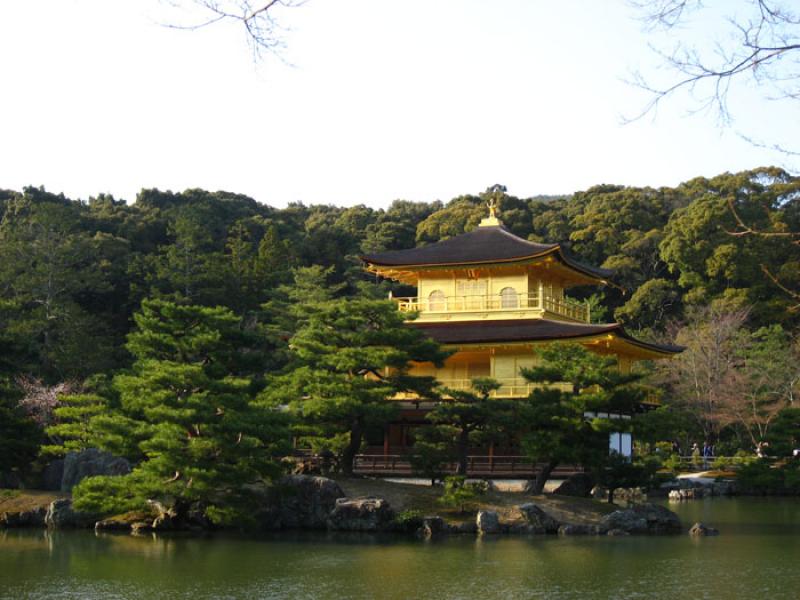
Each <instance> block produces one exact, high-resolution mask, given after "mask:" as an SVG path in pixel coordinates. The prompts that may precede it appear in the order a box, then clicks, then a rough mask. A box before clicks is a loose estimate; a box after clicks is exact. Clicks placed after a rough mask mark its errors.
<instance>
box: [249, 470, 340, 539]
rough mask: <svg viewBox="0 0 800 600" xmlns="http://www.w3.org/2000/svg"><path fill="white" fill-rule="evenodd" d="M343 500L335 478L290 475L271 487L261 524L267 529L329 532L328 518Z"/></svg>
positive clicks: (260, 516) (262, 513) (259, 517)
mask: <svg viewBox="0 0 800 600" xmlns="http://www.w3.org/2000/svg"><path fill="white" fill-rule="evenodd" d="M344 497H345V493H344V491H343V490H342V488H341V487H340V486H339V484H338V483H336V482H335V481H334V480H333V479H328V478H327V477H317V476H312V475H287V476H286V477H283V478H282V479H281V480H280V481H279V482H278V483H277V484H276V485H275V486H273V487H272V488H270V490H269V495H268V499H267V502H266V507H265V508H264V510H263V511H261V513H260V514H259V515H258V521H259V523H260V524H261V526H262V528H264V529H326V528H327V527H328V515H329V514H330V513H331V511H333V509H334V508H335V507H336V501H337V500H338V499H340V498H344Z"/></svg>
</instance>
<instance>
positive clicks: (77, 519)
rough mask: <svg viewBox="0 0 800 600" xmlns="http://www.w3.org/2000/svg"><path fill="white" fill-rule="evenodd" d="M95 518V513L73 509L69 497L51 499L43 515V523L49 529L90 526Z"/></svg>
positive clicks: (94, 521)
mask: <svg viewBox="0 0 800 600" xmlns="http://www.w3.org/2000/svg"><path fill="white" fill-rule="evenodd" d="M97 520H98V519H97V515H94V514H90V513H84V512H80V511H77V510H74V509H73V508H72V500H70V499H69V498H59V499H58V500H53V502H51V503H50V506H48V507H47V514H46V515H45V517H44V523H45V525H47V527H48V528H50V529H83V528H91V527H94V524H95V523H96V522H97Z"/></svg>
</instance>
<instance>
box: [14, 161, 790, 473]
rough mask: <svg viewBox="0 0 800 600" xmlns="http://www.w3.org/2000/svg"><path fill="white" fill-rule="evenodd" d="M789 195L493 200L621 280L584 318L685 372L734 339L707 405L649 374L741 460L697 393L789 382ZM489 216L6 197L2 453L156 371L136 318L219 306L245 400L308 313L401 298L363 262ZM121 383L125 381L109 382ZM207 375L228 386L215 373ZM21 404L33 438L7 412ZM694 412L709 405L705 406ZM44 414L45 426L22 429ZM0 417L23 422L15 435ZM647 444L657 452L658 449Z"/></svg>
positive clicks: (461, 201) (712, 182)
mask: <svg viewBox="0 0 800 600" xmlns="http://www.w3.org/2000/svg"><path fill="white" fill-rule="evenodd" d="M798 192H800V178H797V177H794V176H792V175H790V174H788V173H787V172H785V171H783V170H781V169H778V168H761V169H756V170H753V171H747V172H742V173H735V174H729V173H726V174H722V175H719V176H717V177H713V178H702V177H701V178H696V179H693V180H691V181H688V182H685V183H682V184H680V185H678V186H677V187H674V188H667V187H662V188H633V187H625V186H617V185H598V186H596V187H593V188H591V189H588V190H585V191H581V192H576V193H574V194H571V195H565V196H556V197H551V196H547V197H532V198H517V197H515V196H513V195H505V197H504V198H503V200H502V203H501V206H500V218H501V220H502V221H503V222H504V224H505V226H506V227H507V228H508V229H509V230H510V231H512V232H513V233H515V234H516V235H519V236H521V237H524V238H527V239H530V240H534V241H548V242H562V243H564V245H565V247H567V248H568V249H569V251H570V252H571V253H572V254H573V255H575V256H576V257H577V258H579V259H580V260H582V261H585V262H587V263H590V264H593V265H598V266H603V267H607V268H610V269H613V270H614V271H615V272H616V277H615V278H614V281H613V283H614V284H615V285H609V286H607V287H604V288H601V289H586V290H580V289H578V290H576V291H575V292H574V293H575V295H576V297H579V298H585V299H589V300H590V301H591V304H592V309H593V319H594V320H596V321H608V320H619V321H622V322H623V323H624V324H625V325H626V326H627V328H628V329H629V330H630V331H631V332H632V333H635V334H637V335H640V336H643V337H645V338H649V339H653V340H660V341H674V340H676V339H677V341H678V342H679V343H682V344H684V345H686V346H687V347H688V350H687V355H688V356H694V355H693V354H692V353H699V354H703V353H704V352H706V350H707V348H708V347H709V344H711V342H709V335H710V334H709V331H711V332H716V331H721V330H725V331H727V332H728V334H729V335H728V337H726V338H725V339H723V340H720V339H717V338H718V337H719V336H717V337H716V338H715V339H714V341H713V343H716V344H718V346H719V351H720V353H721V355H722V354H724V355H725V356H727V357H728V358H726V359H725V360H726V361H727V362H726V365H727V367H726V368H728V369H729V370H730V369H731V368H733V367H737V369H736V373H737V374H735V375H734V374H732V372H727V371H724V369H722V370H720V369H716V368H715V369H716V370H714V369H711V370H712V371H714V373H715V375H714V376H716V377H718V378H719V379H718V380H714V381H713V382H712V383H709V384H708V388H709V389H708V390H706V392H707V393H706V394H705V396H702V394H700V396H702V397H700V396H698V391H697V388H696V386H695V388H694V389H693V390H690V389H686V385H685V383H686V380H687V378H689V377H692V376H696V375H697V373H694V375H692V374H687V373H688V372H687V371H686V369H690V368H695V369H697V368H699V367H698V366H697V365H698V361H696V360H694V361H693V362H692V365H687V364H686V363H683V364H681V365H680V366H678V367H675V368H673V369H671V370H669V371H668V372H659V373H657V374H656V375H655V376H654V377H655V378H656V381H657V382H658V383H659V385H660V387H661V389H662V391H663V392H664V394H665V396H664V399H665V402H666V403H667V404H669V403H670V402H672V403H673V404H675V405H676V406H677V405H679V404H680V403H681V402H682V401H687V402H688V400H687V398H688V396H691V395H692V394H694V395H695V396H697V397H696V398H695V405H694V408H695V409H696V410H695V412H698V411H700V412H702V418H701V419H700V421H699V423H700V425H695V426H692V427H694V429H693V431H698V427H700V430H701V433H700V434H699V435H704V436H706V437H708V436H712V437H715V438H716V437H718V436H720V435H721V433H722V431H723V430H726V431H730V432H733V433H731V434H730V435H733V436H734V437H735V438H736V439H737V440H738V443H739V446H746V445H749V444H750V441H749V439H748V434H752V433H753V432H754V431H755V437H752V436H751V437H752V441H754V442H758V441H759V440H760V439H764V435H765V433H763V434H760V433H759V431H760V430H759V427H761V426H762V425H763V423H761V421H758V419H756V421H758V422H757V423H754V422H752V420H751V421H746V418H745V417H746V415H745V416H742V415H739V416H737V414H736V411H735V410H734V409H733V408H730V407H728V408H727V409H726V411H727V412H725V416H724V417H723V416H720V414H718V413H720V410H721V409H720V407H721V406H723V405H724V399H714V398H711V396H710V395H709V394H711V395H713V394H717V393H719V394H723V392H724V390H728V391H727V393H728V395H729V396H730V395H732V394H733V393H732V392H731V391H730V389H731V387H730V386H733V385H734V384H736V385H740V386H742V385H744V384H743V383H742V382H741V381H740V380H741V379H742V376H741V375H740V374H741V373H743V372H746V370H742V369H739V368H738V367H740V366H742V365H745V364H749V365H756V366H757V365H758V364H759V363H758V361H759V360H760V361H761V363H760V364H761V365H762V368H761V370H760V371H757V374H760V375H759V376H762V377H763V370H764V368H766V366H764V365H772V367H771V368H772V369H773V372H774V371H775V370H776V368H775V366H774V365H776V364H779V365H783V371H790V372H791V373H785V372H783V371H781V372H780V373H779V375H780V377H779V378H780V379H781V383H780V385H781V386H783V387H782V388H781V389H782V390H783V392H781V393H783V396H781V398H782V400H781V402H780V403H779V404H780V408H783V407H784V405H785V404H786V403H790V402H791V401H792V399H793V393H794V385H795V379H796V378H795V377H794V372H795V368H796V365H797V360H796V355H795V354H794V352H795V350H794V347H795V341H794V336H795V333H796V328H797V326H798V314H799V311H797V310H795V309H796V308H797V304H798V300H797V297H796V296H795V295H794V293H795V290H797V289H800V247H798V245H797V244H796V243H795V242H796V241H797V238H796V237H795V235H794V234H793V232H800V211H799V210H798V207H799V206H800V204H798V202H797V201H796V200H797V197H798ZM485 214H486V208H485V204H484V198H483V197H482V194H480V193H478V194H475V195H464V196H459V197H457V198H454V199H452V200H450V201H449V202H446V203H444V202H439V201H437V202H431V203H419V202H410V201H405V200H396V201H394V202H393V203H392V204H391V205H390V206H389V208H387V209H374V208H370V207H367V206H364V205H357V206H353V207H350V208H342V207H336V206H330V205H313V206H306V205H304V204H290V205H289V206H287V207H286V208H283V209H278V208H273V207H271V206H269V205H267V204H263V203H260V202H257V201H256V200H254V199H252V198H249V197H247V196H243V195H239V194H235V193H228V192H207V191H203V190H197V189H192V190H186V191H184V192H180V193H173V192H168V191H159V190H143V191H142V192H141V193H140V194H139V195H138V197H137V198H136V200H135V202H131V203H128V202H126V201H124V200H118V199H115V198H113V197H110V196H107V195H99V196H97V197H92V198H88V199H70V198H66V197H64V196H63V195H59V194H54V193H51V192H48V191H45V190H44V189H40V188H34V187H30V188H26V189H24V190H22V191H21V192H20V191H9V190H6V191H0V396H2V398H3V401H2V402H0V416H3V415H7V416H6V417H3V418H2V419H0V433H2V428H3V427H11V429H13V430H14V431H15V432H20V433H19V434H15V435H10V434H9V435H5V434H3V435H0V438H3V439H4V440H5V441H4V442H2V443H4V444H6V448H5V450H6V452H4V454H6V455H7V456H8V457H10V456H12V455H16V456H27V455H29V454H30V453H31V448H30V447H31V446H36V447H38V444H39V443H40V442H44V441H45V438H46V437H47V436H46V435H44V434H43V433H41V428H42V427H43V426H52V425H53V422H52V421H58V418H57V417H54V416H53V414H52V408H53V407H55V406H56V405H57V404H58V403H59V400H58V398H59V397H60V396H59V394H60V393H62V392H69V391H70V390H73V391H81V392H84V393H87V392H91V393H95V392H97V390H100V392H99V393H100V395H101V396H102V395H103V394H102V390H103V389H104V386H105V387H108V386H109V385H110V384H109V383H108V382H109V381H110V378H111V377H113V376H114V375H115V374H116V375H117V378H116V379H115V381H116V384H115V385H116V388H115V389H116V391H114V392H113V393H110V395H111V396H114V397H117V398H119V397H120V396H121V395H122V396H124V394H125V393H127V392H126V390H128V389H129V387H130V385H133V383H132V381H133V380H132V379H130V378H135V377H139V376H141V377H144V375H143V374H142V373H143V372H144V371H143V370H147V369H151V368H154V364H153V363H152V362H148V361H150V360H151V359H153V357H152V356H150V355H149V354H147V352H145V351H144V350H142V348H141V344H139V345H137V342H136V335H140V336H141V335H142V331H144V330H146V327H148V326H152V323H151V324H150V325H147V324H146V323H145V321H146V320H147V319H146V313H147V311H148V310H150V311H154V310H155V311H158V310H161V311H167V310H168V309H165V308H164V307H165V306H166V307H169V306H172V307H176V306H177V307H180V306H185V307H188V306H191V307H195V308H197V307H207V308H209V309H210V308H215V309H216V308H217V307H219V308H220V309H226V310H225V311H224V314H223V315H222V316H220V315H217V316H216V317H214V318H221V319H223V321H225V320H226V319H227V321H225V323H226V324H225V330H226V331H227V330H228V329H231V327H232V328H233V329H235V330H237V331H238V334H237V335H239V336H240V340H239V342H237V345H236V348H237V350H236V356H238V358H237V359H236V360H233V359H230V356H232V355H230V356H229V359H226V361H227V362H226V365H227V367H228V371H227V375H229V376H236V377H244V378H246V379H247V381H248V382H249V383H247V385H249V386H251V388H252V390H251V392H252V394H257V393H259V392H260V391H261V389H262V388H263V387H264V385H265V383H264V382H265V381H266V380H267V379H269V377H270V376H272V375H275V374H278V373H281V372H282V370H285V367H286V366H287V365H288V364H289V363H290V362H291V361H292V358H291V356H290V352H289V343H288V341H289V340H290V339H293V336H294V339H305V338H303V336H302V335H301V336H300V338H298V337H297V336H298V335H299V334H302V332H303V331H304V329H303V328H304V327H305V328H308V327H309V323H311V322H313V320H314V317H313V315H310V314H309V313H308V311H307V310H304V306H307V305H309V303H312V302H315V301H323V300H328V299H331V298H340V299H341V298H353V299H372V298H385V297H386V295H387V293H388V292H389V291H393V292H394V293H395V294H397V295H409V294H411V293H412V292H413V290H409V289H408V288H403V287H402V286H400V285H398V284H394V283H391V282H386V281H378V280H376V279H375V278H374V277H373V276H370V275H369V274H367V273H366V272H364V270H363V269H362V266H361V264H360V261H359V255H360V254H361V253H364V252H374V251H380V250H395V249H404V248H411V247H414V246H415V245H420V244H429V243H432V242H436V241H438V240H441V239H445V238H447V237H449V236H453V235H457V234H460V233H463V232H465V231H470V230H472V229H473V228H474V227H476V226H477V224H478V222H479V221H480V219H481V218H483V217H484V216H485ZM143 302H144V305H143ZM153 302H155V303H156V304H148V303H153ZM159 302H160V303H162V304H158V303H159ZM148 307H149V308H148ZM159 307H161V308H159ZM362 309H363V310H366V308H365V307H362ZM137 311H139V312H137ZM198 314H200V313H198ZM134 315H136V321H135V320H134ZM203 318H211V317H209V315H205V316H204V317H203ZM330 318H344V317H342V316H341V315H339V316H336V315H332V316H331V317H330ZM381 318H382V319H387V318H388V317H385V316H383V317H381ZM137 323H138V328H137ZM172 326H174V327H175V328H177V329H180V327H178V325H175V324H174V323H173V325H171V327H172ZM723 326H724V327H723ZM726 327H727V329H725V328H726ZM131 332H138V333H135V334H134V335H133V336H132V335H131ZM153 335H157V333H153ZM158 335H166V334H165V333H164V331H161V333H158ZM226 335H228V334H226ZM309 335H310V334H309ZM704 336H705V337H704ZM306 337H308V336H306ZM711 337H714V336H711ZM151 341H152V340H151ZM345 342H346V340H344V341H343V342H342V343H345ZM406 342H408V340H406ZM414 343H420V342H419V340H416V341H414ZM722 346H724V348H722ZM143 352H144V354H143ZM215 352H216V350H215ZM426 352H428V353H429V354H430V353H432V352H435V349H431V348H428V349H427V350H426ZM725 353H727V354H725ZM176 356H178V355H177V354H176V355H174V356H173V355H164V356H162V355H159V359H163V360H169V361H172V362H171V363H170V364H173V366H174V364H178V363H180V361H179V360H178V358H176ZM180 356H181V357H183V354H180ZM409 356H410V355H409ZM143 357H144V358H143ZM706 358H707V357H706ZM145 359H146V360H145ZM181 360H183V358H181ZM317 366H318V365H317ZM305 368H309V369H313V368H315V365H314V364H307V365H305ZM754 368H755V367H754ZM680 369H684V370H683V371H681V370H680ZM123 372H124V373H127V374H126V375H125V377H128V378H129V379H128V380H121V379H120V376H119V373H123ZM748 373H749V372H748ZM137 374H138V375H137ZM773 375H774V373H773ZM198 376H200V375H198ZM203 376H204V377H211V379H213V380H215V381H216V380H219V381H222V379H220V377H221V376H220V375H219V374H208V373H206V374H205V375H203ZM756 376H757V375H756V374H751V375H747V377H756ZM775 377H777V375H775V376H773V377H771V378H770V384H772V383H774V379H775ZM786 378H788V380H785V379H786ZM706 379H708V377H707V378H706ZM709 381H711V380H710V379H709ZM737 382H738V383H737ZM748 382H749V383H748V385H750V387H747V390H755V389H761V390H762V392H763V393H764V394H766V393H767V392H764V391H763V387H764V385H767V384H766V383H764V382H762V383H760V384H757V383H755V382H753V381H751V380H749V379H748ZM220 385H221V384H220ZM226 385H234V384H233V383H231V382H227V383H226ZM758 385H761V388H758ZM776 385H777V384H776ZM126 386H127V387H126ZM726 386H727V387H726ZM787 386H788V387H787ZM112 387H113V386H112ZM742 389H744V388H742V387H739V388H736V390H737V391H736V392H735V394H737V395H741V394H743V393H744V392H742V391H741V390H742ZM717 390H723V391H719V392H718V391H717ZM380 391H381V392H383V391H385V389H382V390H380ZM240 392H241V390H240ZM762 392H758V393H762ZM242 393H244V392H242ZM371 393H373V395H374V392H371ZM748 393H749V392H748ZM753 393H754V394H756V392H753ZM769 394H773V395H774V393H773V391H769ZM107 395H108V394H107ZM79 397H81V398H84V399H85V396H79ZM753 402H762V400H758V401H756V400H753ZM19 403H22V405H23V408H25V407H26V406H27V412H28V413H30V414H32V416H33V417H34V418H35V419H37V420H38V425H36V424H31V423H30V420H29V419H28V417H26V416H25V415H23V414H22V413H20V412H19V409H18V407H17V406H16V405H17V404H19ZM48 403H49V404H48ZM703 403H705V405H708V406H706V408H702V410H701V408H698V407H703V406H705V405H704V404H703ZM42 405H45V409H43V411H44V413H46V414H44V415H42V414H38V413H36V411H37V410H40V409H41V406H42ZM37 406H38V407H39V408H36V407H37ZM48 406H49V409H48V408H47V407H48ZM85 406H91V402H88V404H87V405H84V408H85ZM706 409H708V410H706ZM48 410H49V411H50V412H49V413H48ZM3 411H5V412H3ZM703 411H705V412H703ZM759 411H761V412H760V413H759ZM23 412H24V411H23ZM40 412H41V410H40ZM723 412H724V411H723ZM740 412H741V411H740ZM744 412H747V411H746V410H745V411H744ZM751 412H753V411H751ZM755 412H756V413H759V414H761V413H763V412H764V411H763V410H761V409H760V408H759V410H756V411H755ZM773 412H774V413H775V414H777V411H772V412H770V415H772V413H773ZM12 413H13V414H14V415H16V416H14V417H13V419H17V420H16V421H14V423H16V424H15V425H13V426H10V425H9V424H10V423H12V416H11V415H12ZM73 415H74V412H73ZM762 416H763V415H762ZM759 418H761V417H759ZM761 420H763V419H761ZM769 420H770V422H771V420H772V416H770V417H769ZM3 423H5V424H3ZM56 425H57V423H56ZM275 427H278V425H275ZM674 427H675V430H676V431H678V430H679V429H680V428H681V427H683V429H681V431H683V430H684V429H686V428H687V427H690V426H688V425H685V424H680V423H679V424H676V425H674ZM25 428H28V429H25ZM690 428H691V427H690ZM36 431H38V432H39V433H38V434H35V432H36ZM21 432H26V433H25V434H24V435H23V434H22V433H21ZM31 432H34V433H31ZM325 435H332V434H331V432H328V433H326V434H325ZM687 435H688V434H687ZM647 437H648V436H647V435H645V436H644V437H643V439H647ZM650 437H651V438H652V439H653V441H654V442H655V441H658V435H656V434H653V435H652V436H650ZM662 438H663V435H662ZM687 439H688V438H687ZM352 451H354V450H353V449H351V452H352ZM26 452H27V453H28V454H26ZM6 462H7V463H8V465H6V466H11V465H13V464H14V461H13V460H12V459H10V458H8V459H7V460H6ZM3 467H4V465H3V463H2V462H0V470H2V469H3Z"/></svg>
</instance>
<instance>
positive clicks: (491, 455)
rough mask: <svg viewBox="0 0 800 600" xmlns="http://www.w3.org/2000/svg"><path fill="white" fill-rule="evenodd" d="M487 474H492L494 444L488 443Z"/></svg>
mask: <svg viewBox="0 0 800 600" xmlns="http://www.w3.org/2000/svg"><path fill="white" fill-rule="evenodd" d="M489 472H490V473H494V442H489Z"/></svg>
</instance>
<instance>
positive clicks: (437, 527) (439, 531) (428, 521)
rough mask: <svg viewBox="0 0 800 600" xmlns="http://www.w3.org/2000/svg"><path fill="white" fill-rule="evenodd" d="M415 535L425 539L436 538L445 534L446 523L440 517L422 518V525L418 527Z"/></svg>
mask: <svg viewBox="0 0 800 600" xmlns="http://www.w3.org/2000/svg"><path fill="white" fill-rule="evenodd" d="M416 533H417V537H421V538H425V539H428V538H432V537H438V536H440V535H443V534H445V533H447V523H445V521H444V519H443V518H442V517H438V516H432V517H424V518H423V519H422V525H420V526H419V528H418V529H417V532H416Z"/></svg>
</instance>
